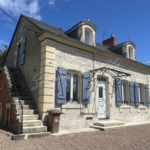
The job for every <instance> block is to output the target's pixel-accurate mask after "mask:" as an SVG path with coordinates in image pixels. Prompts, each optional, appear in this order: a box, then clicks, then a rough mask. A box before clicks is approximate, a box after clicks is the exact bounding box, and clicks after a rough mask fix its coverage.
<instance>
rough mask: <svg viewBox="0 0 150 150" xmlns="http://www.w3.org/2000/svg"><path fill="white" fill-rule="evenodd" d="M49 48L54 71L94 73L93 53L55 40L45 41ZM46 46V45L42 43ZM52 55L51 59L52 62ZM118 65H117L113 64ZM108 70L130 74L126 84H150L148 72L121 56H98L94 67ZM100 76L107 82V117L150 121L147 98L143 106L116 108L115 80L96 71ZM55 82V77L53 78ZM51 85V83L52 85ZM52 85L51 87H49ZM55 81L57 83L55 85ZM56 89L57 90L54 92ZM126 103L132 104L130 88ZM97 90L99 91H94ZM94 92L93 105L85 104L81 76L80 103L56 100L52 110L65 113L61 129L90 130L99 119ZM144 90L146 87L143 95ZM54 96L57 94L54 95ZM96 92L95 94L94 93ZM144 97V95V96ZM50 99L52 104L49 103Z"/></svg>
mask: <svg viewBox="0 0 150 150" xmlns="http://www.w3.org/2000/svg"><path fill="white" fill-rule="evenodd" d="M45 42H46V43H47V46H48V47H49V49H53V50H54V51H53V52H54V53H55V58H54V59H55V65H54V66H53V67H54V68H55V70H57V67H63V68H65V69H67V70H71V71H77V72H78V73H79V74H81V75H82V73H84V72H88V71H89V70H93V54H92V53H91V52H86V51H84V50H81V49H77V48H74V47H71V46H67V45H64V44H61V43H59V42H54V41H52V40H45ZM43 43H44V42H43ZM50 57H52V56H50V55H49V58H48V59H50ZM114 62H115V63H114ZM102 67H108V68H112V69H116V70H119V71H122V72H125V73H129V74H131V76H130V77H127V78H123V79H122V80H124V81H125V82H127V83H128V85H129V82H130V81H136V82H138V83H140V84H142V85H145V84H147V83H148V79H149V76H148V71H147V70H146V69H143V68H139V67H138V66H136V67H135V66H133V65H132V64H131V65H130V64H126V63H124V62H122V61H120V60H119V57H116V59H112V58H109V57H105V56H102V55H98V54H96V55H95V59H94V68H95V69H97V68H102ZM98 76H100V77H104V78H106V83H107V85H106V86H107V99H106V101H107V102H106V105H107V106H106V108H107V118H109V119H114V120H120V121H123V122H139V121H147V120H150V109H149V108H148V107H147V106H146V103H145V97H144V105H140V106H139V107H135V106H134V107H132V106H130V105H122V106H116V99H115V91H114V88H113V87H114V86H115V85H114V79H113V78H112V77H111V76H110V75H109V74H107V73H105V74H102V73H100V72H97V73H96V74H95V78H97V77H98ZM52 78H53V79H55V76H53V77H52ZM49 84H50V85H51V84H52V83H49ZM50 85H49V86H50ZM55 85H56V82H55V83H54V86H55ZM55 88H56V87H54V89H55ZM127 90H128V91H127V100H128V102H129V103H130V92H129V88H127ZM95 91H96V90H95ZM95 91H94V92H92V94H91V99H90V104H89V105H88V106H85V105H82V76H81V77H80V76H79V101H78V102H77V103H66V104H65V105H58V104H57V102H56V99H55V98H54V101H53V106H52V107H51V108H60V109H61V110H62V112H63V113H62V115H61V120H60V130H64V129H74V128H84V127H88V126H89V125H90V124H92V123H93V122H94V121H95V120H97V93H96V92H95ZM144 92H145V89H144V88H143V93H144ZM54 93H55V92H54ZM95 93H96V94H95ZM143 95H144V94H143ZM50 101H51V100H50V97H49V102H50Z"/></svg>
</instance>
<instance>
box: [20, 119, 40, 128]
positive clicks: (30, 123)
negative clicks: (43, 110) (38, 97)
mask: <svg viewBox="0 0 150 150" xmlns="http://www.w3.org/2000/svg"><path fill="white" fill-rule="evenodd" d="M42 125H43V123H42V121H41V120H24V121H23V127H31V126H42Z"/></svg>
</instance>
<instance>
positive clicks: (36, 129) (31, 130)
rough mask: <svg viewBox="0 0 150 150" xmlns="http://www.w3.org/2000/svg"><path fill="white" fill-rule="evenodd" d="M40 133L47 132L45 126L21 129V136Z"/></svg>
mask: <svg viewBox="0 0 150 150" xmlns="http://www.w3.org/2000/svg"><path fill="white" fill-rule="evenodd" d="M40 132H47V127H46V126H33V127H23V134H25V133H40Z"/></svg>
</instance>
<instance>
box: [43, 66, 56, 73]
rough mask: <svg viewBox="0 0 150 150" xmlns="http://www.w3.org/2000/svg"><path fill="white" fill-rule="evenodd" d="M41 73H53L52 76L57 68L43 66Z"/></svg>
mask: <svg viewBox="0 0 150 150" xmlns="http://www.w3.org/2000/svg"><path fill="white" fill-rule="evenodd" d="M40 72H41V73H43V72H47V73H51V74H55V68H54V67H50V66H43V67H41V68H40Z"/></svg>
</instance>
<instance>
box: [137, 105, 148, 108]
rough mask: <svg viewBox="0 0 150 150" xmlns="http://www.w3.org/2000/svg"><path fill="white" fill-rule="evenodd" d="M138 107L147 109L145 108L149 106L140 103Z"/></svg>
mask: <svg viewBox="0 0 150 150" xmlns="http://www.w3.org/2000/svg"><path fill="white" fill-rule="evenodd" d="M138 108H139V109H145V108H147V106H144V105H139V106H138Z"/></svg>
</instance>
